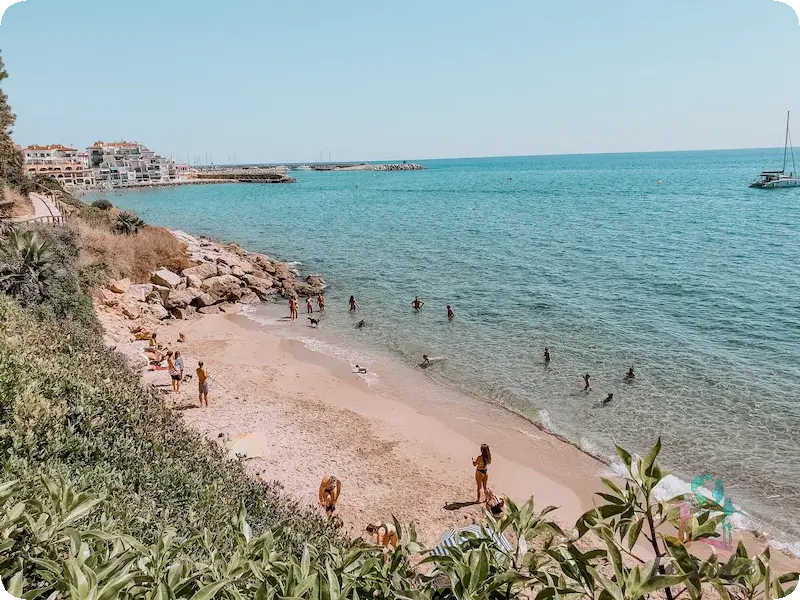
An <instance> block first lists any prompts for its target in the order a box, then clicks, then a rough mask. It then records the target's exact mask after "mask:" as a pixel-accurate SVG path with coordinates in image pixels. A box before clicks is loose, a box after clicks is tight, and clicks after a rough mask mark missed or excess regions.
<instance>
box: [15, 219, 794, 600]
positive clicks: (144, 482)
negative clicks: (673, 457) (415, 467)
mask: <svg viewBox="0 0 800 600" xmlns="http://www.w3.org/2000/svg"><path fill="white" fill-rule="evenodd" d="M38 235H39V236H41V237H42V239H43V240H44V241H45V242H47V244H48V249H49V252H50V254H49V256H48V263H49V264H52V265H53V267H54V268H52V269H50V270H48V271H47V272H46V273H45V274H44V275H43V276H42V283H43V285H44V289H45V291H44V292H43V294H42V295H41V297H40V298H39V300H38V301H36V302H30V301H27V300H26V299H25V298H24V297H23V298H21V300H22V302H23V303H24V304H25V307H23V306H21V305H20V303H19V302H18V301H17V300H14V299H12V298H11V297H9V296H4V295H0V464H2V471H1V472H0V515H2V516H0V578H2V580H3V582H4V584H5V585H6V587H7V589H8V590H9V591H11V592H12V593H13V594H14V595H17V596H21V597H24V598H26V599H29V600H32V599H34V598H42V599H45V598H47V599H48V600H50V599H55V598H74V599H81V600H84V599H85V600H112V599H114V598H125V599H127V598H147V599H151V600H168V599H173V598H191V599H193V600H210V599H211V598H218V599H226V600H241V599H245V598H247V599H250V598H257V599H262V598H263V599H294V598H308V599H313V600H339V599H342V600H343V599H345V598H347V599H359V598H384V599H408V600H418V599H419V600H422V599H430V600H434V599H443V600H444V599H459V600H462V599H463V600H467V599H469V600H483V599H489V600H503V599H504V600H509V599H511V598H535V599H536V600H551V599H552V600H577V599H590V598H591V599H597V600H639V599H643V598H647V597H649V596H651V595H652V594H654V593H657V594H658V595H664V596H666V597H667V598H668V599H670V600H677V599H678V598H680V597H684V598H692V599H693V600H695V599H697V598H700V597H701V596H702V595H704V594H708V593H709V592H713V593H714V594H716V595H718V596H720V597H722V598H723V600H731V599H732V598H733V599H745V598H747V599H756V600H761V599H763V600H773V599H775V598H779V597H782V596H784V595H786V594H787V593H788V592H789V591H790V587H784V585H786V584H788V583H789V582H792V581H795V580H796V579H797V574H787V575H783V576H781V577H776V575H775V574H774V573H773V572H772V570H771V568H770V557H769V553H768V552H765V553H764V554H762V555H759V556H755V557H750V556H748V554H747V552H746V551H745V549H744V547H743V546H742V545H740V546H739V547H738V549H737V551H736V552H735V554H734V555H733V556H732V557H730V558H729V559H728V560H725V561H722V560H720V559H719V558H717V557H716V556H715V555H712V556H711V558H709V559H700V558H698V557H695V556H693V555H692V554H691V553H690V552H689V550H688V549H687V545H686V544H687V543H689V542H691V541H695V540H700V539H705V538H710V537H714V536H716V535H717V534H716V533H715V532H716V529H717V526H718V525H719V523H720V522H721V521H722V519H724V517H725V514H724V512H723V508H722V507H720V506H718V505H716V504H714V503H713V502H710V501H705V502H703V504H702V505H700V506H697V507H695V508H696V510H695V512H694V516H693V518H692V521H691V523H690V525H689V527H688V528H684V533H683V535H682V538H681V539H680V540H679V539H677V538H676V537H674V535H675V527H674V526H675V525H677V523H678V519H679V517H680V515H679V510H678V507H677V502H679V501H682V500H683V498H676V499H672V500H669V501H657V500H656V499H655V498H654V495H653V490H654V488H655V487H656V485H657V484H658V483H659V481H661V480H662V479H663V477H664V476H665V475H666V474H665V473H664V472H662V470H661V468H660V466H659V465H658V462H657V457H658V453H659V451H660V443H658V444H656V446H655V447H654V448H653V449H652V451H651V452H650V453H649V454H648V455H647V456H646V457H645V458H643V459H634V457H632V456H631V455H630V454H628V453H627V452H625V451H624V450H622V449H621V448H619V449H618V452H619V454H620V457H621V458H622V460H623V462H624V463H625V465H626V467H627V469H628V476H627V477H626V478H625V480H624V481H622V482H620V483H619V484H617V483H615V482H612V481H610V480H605V484H606V486H607V487H608V488H609V492H608V493H606V494H602V495H601V496H600V499H601V500H602V504H599V505H598V506H597V507H596V508H595V509H593V510H591V511H589V512H588V513H586V514H585V515H583V516H582V517H581V518H580V519H579V521H578V523H577V524H576V532H575V533H572V532H570V533H569V534H566V533H565V532H563V531H562V530H561V529H560V528H559V527H558V526H557V525H556V524H555V523H553V522H551V521H550V520H549V519H548V517H547V515H548V513H549V512H551V511H552V510H553V508H552V507H547V508H545V509H544V510H542V511H541V512H537V511H536V510H535V507H534V504H533V500H531V501H529V502H527V503H526V504H525V505H523V506H520V507H518V506H516V505H515V504H513V503H509V504H508V506H507V509H506V514H505V515H504V516H503V517H502V518H501V519H499V520H495V519H493V518H492V517H491V516H488V515H487V517H486V527H487V528H491V529H494V530H495V531H497V532H500V533H502V534H504V535H505V536H506V537H507V538H509V539H510V540H512V542H513V548H512V550H511V551H508V552H507V551H503V550H501V549H499V548H497V547H496V546H494V545H493V543H492V542H491V541H489V540H488V539H487V538H476V539H472V540H469V541H467V542H466V543H465V544H464V545H463V546H462V548H460V549H455V550H453V551H452V552H451V553H450V554H449V555H448V556H444V557H435V556H427V555H426V554H425V552H424V550H423V548H421V546H420V545H419V544H418V543H417V540H416V536H415V534H414V530H413V527H412V528H410V529H408V530H403V529H402V528H401V527H400V524H399V523H397V524H396V527H397V529H398V532H399V534H400V542H401V543H400V547H399V548H398V549H397V550H396V551H393V552H392V553H389V554H384V553H383V551H382V550H381V549H378V548H375V547H373V546H371V545H368V544H363V543H351V542H348V541H346V540H344V539H342V538H341V537H339V536H338V535H337V532H336V531H335V529H333V528H332V527H331V526H330V525H329V524H328V523H327V522H326V521H324V520H322V519H321V518H320V517H319V516H317V514H316V513H315V512H313V511H311V510H310V509H307V508H304V507H301V506H298V505H297V504H296V503H294V502H292V501H291V500H290V499H289V498H287V497H286V496H285V495H284V494H283V493H282V491H281V489H280V486H279V485H278V484H269V485H267V484H264V483H260V482H256V481H254V480H253V479H252V478H249V477H248V476H247V475H246V473H245V472H244V469H243V467H242V465H241V464H240V463H238V462H234V461H230V460H228V459H226V458H225V456H224V455H223V453H222V451H221V450H220V449H219V448H218V447H217V446H216V445H214V444H212V443H209V442H206V441H204V440H203V439H202V438H200V437H199V436H197V435H195V434H193V433H191V432H190V431H188V430H187V429H186V428H185V427H184V426H183V424H182V423H181V421H180V419H179V418H178V417H176V416H175V415H174V414H173V413H172V412H170V411H169V410H168V409H167V408H166V407H165V406H164V403H163V401H162V399H161V398H159V397H157V396H155V395H154V394H153V393H152V392H150V391H148V390H145V389H143V388H142V387H141V384H140V382H139V380H138V377H137V375H136V374H135V373H133V372H132V371H131V370H130V369H128V367H127V366H126V365H125V364H124V362H123V361H122V359H121V358H120V357H119V356H117V355H115V354H114V353H112V352H109V351H107V350H106V349H105V348H104V347H103V343H102V332H101V330H100V328H99V326H98V325H97V322H96V320H95V318H94V315H93V313H92V309H91V303H90V302H89V300H88V298H87V297H86V295H85V294H84V293H83V292H82V291H81V284H82V282H84V281H85V277H84V274H82V272H81V270H80V268H79V266H78V252H77V248H76V246H75V242H76V240H75V237H74V235H73V234H70V233H69V232H67V231H66V230H52V229H51V230H40V231H39V232H38ZM34 262H35V261H34ZM637 542H641V544H643V545H644V546H645V548H646V549H648V550H649V551H650V552H651V554H649V555H647V556H642V548H641V544H637ZM589 548H596V549H589ZM652 556H655V559H654V558H652Z"/></svg>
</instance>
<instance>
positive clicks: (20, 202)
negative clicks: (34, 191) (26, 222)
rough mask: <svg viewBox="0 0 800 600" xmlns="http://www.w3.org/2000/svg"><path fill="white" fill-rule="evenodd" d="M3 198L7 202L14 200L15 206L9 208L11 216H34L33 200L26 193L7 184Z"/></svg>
mask: <svg viewBox="0 0 800 600" xmlns="http://www.w3.org/2000/svg"><path fill="white" fill-rule="evenodd" d="M2 191H3V194H2V199H3V200H5V201H6V202H13V203H14V204H13V206H11V208H10V209H9V210H8V213H7V214H8V216H9V217H28V216H33V213H34V210H33V202H31V200H30V198H28V197H27V196H26V195H24V194H20V193H19V192H17V191H16V190H12V189H11V188H9V187H7V186H5V187H4V188H3V190H2Z"/></svg>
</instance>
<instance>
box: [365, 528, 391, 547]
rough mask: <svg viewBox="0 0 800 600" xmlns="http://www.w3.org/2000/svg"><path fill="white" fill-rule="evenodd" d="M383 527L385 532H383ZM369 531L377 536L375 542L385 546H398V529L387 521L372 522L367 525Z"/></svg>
mask: <svg viewBox="0 0 800 600" xmlns="http://www.w3.org/2000/svg"><path fill="white" fill-rule="evenodd" d="M381 529H383V533H381ZM367 533H371V534H372V535H374V536H375V544H376V545H377V546H383V547H384V548H389V547H390V546H391V547H392V548H397V530H395V528H394V526H392V525H387V524H386V523H370V524H369V525H367Z"/></svg>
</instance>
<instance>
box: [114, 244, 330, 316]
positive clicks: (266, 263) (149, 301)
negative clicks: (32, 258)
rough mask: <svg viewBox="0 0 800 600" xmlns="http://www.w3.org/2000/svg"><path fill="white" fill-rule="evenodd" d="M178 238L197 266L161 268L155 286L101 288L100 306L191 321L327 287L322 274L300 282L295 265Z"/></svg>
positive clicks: (128, 284) (125, 282)
mask: <svg viewBox="0 0 800 600" xmlns="http://www.w3.org/2000/svg"><path fill="white" fill-rule="evenodd" d="M173 235H174V236H175V237H176V238H177V239H178V240H179V241H181V242H183V243H184V244H185V245H186V250H187V252H188V254H189V258H190V259H191V261H192V262H193V263H195V265H194V266H192V267H189V268H187V269H184V270H183V271H182V272H181V273H180V274H178V273H173V272H172V271H170V270H168V269H164V268H161V269H158V270H156V271H154V272H153V273H152V274H151V277H150V283H144V284H132V283H131V281H130V280H128V279H123V280H119V281H110V282H108V283H107V284H106V287H105V289H103V290H100V292H99V294H98V301H99V303H100V304H102V305H103V306H105V307H106V308H108V309H109V310H112V311H115V312H119V313H121V314H123V315H124V316H125V317H127V318H128V319H131V320H137V319H142V320H144V321H161V320H163V319H169V318H174V319H187V318H189V317H191V316H192V315H194V314H195V313H199V314H214V313H219V312H237V311H238V310H239V309H240V308H241V307H242V306H243V305H247V304H256V303H259V302H266V301H270V300H274V299H276V298H277V297H283V298H290V297H292V296H316V295H318V294H320V293H322V291H323V290H324V289H325V287H326V284H325V280H324V279H322V277H320V276H319V275H309V276H308V277H306V278H305V279H304V280H303V279H300V275H299V273H298V272H297V271H296V270H295V269H294V268H293V264H292V263H285V262H279V261H275V260H273V259H271V258H270V257H268V256H266V255H265V254H258V253H254V252H248V251H246V250H244V249H243V248H241V247H240V246H238V245H236V244H222V243H218V242H213V241H211V240H208V239H205V238H201V237H194V236H191V235H189V234H187V233H184V232H182V231H174V232H173Z"/></svg>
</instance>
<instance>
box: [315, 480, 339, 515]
mask: <svg viewBox="0 0 800 600" xmlns="http://www.w3.org/2000/svg"><path fill="white" fill-rule="evenodd" d="M341 493H342V482H341V481H339V479H338V478H337V477H336V476H335V475H326V476H325V477H323V478H322V483H320V484H319V505H320V506H321V507H323V508H324V509H325V514H327V515H328V518H329V519H331V518H333V514H334V513H335V512H336V502H338V501H339V495H340V494H341Z"/></svg>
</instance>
